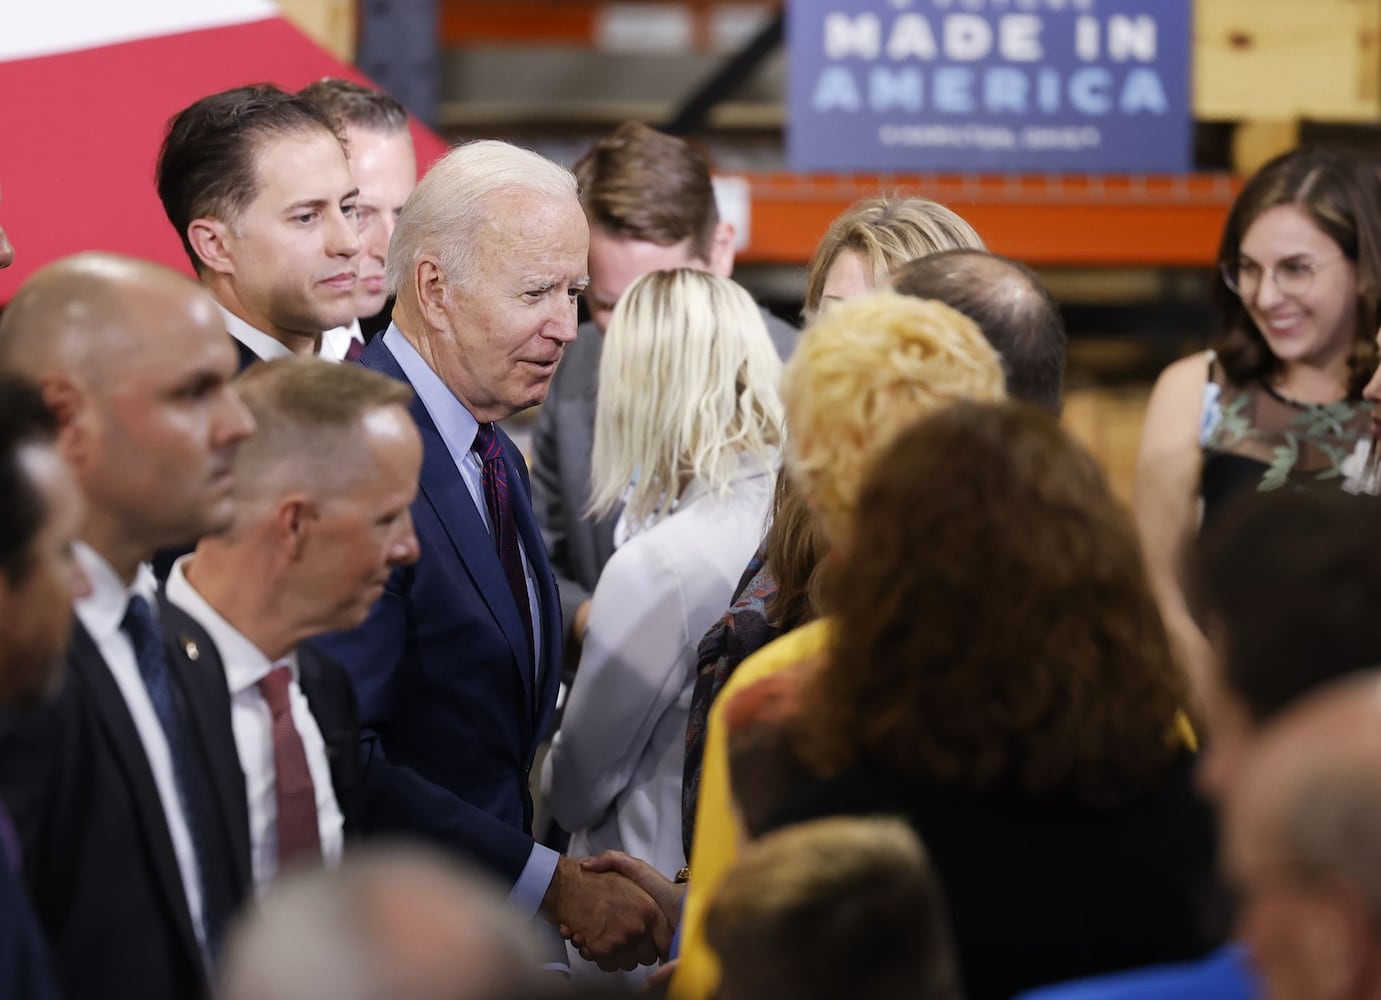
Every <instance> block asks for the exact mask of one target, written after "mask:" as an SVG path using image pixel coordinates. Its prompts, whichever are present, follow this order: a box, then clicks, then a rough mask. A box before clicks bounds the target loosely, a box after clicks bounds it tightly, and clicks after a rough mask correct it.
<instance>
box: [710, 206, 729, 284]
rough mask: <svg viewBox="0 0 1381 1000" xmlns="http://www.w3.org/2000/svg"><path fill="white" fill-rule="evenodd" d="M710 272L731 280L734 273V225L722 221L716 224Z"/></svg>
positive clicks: (724, 220)
mask: <svg viewBox="0 0 1381 1000" xmlns="http://www.w3.org/2000/svg"><path fill="white" fill-rule="evenodd" d="M708 263H709V265H710V271H711V272H713V273H714V274H717V275H719V276H720V277H721V278H729V277H732V276H733V273H734V224H733V223H732V222H730V221H728V220H727V219H720V220H719V222H717V223H716V224H715V227H714V236H713V237H711V239H710V259H709V261H708Z"/></svg>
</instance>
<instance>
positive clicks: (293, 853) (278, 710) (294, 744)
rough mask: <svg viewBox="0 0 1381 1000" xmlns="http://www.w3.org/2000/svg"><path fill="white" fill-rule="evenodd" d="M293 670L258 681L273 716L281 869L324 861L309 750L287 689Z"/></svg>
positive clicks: (278, 670) (276, 671)
mask: <svg viewBox="0 0 1381 1000" xmlns="http://www.w3.org/2000/svg"><path fill="white" fill-rule="evenodd" d="M291 683H292V670H291V669H290V668H289V667H286V666H277V667H274V668H273V669H272V670H270V671H269V672H268V674H267V675H265V676H264V678H263V679H262V680H260V681H259V692H260V693H261V694H262V695H263V696H264V700H265V701H266V702H268V705H269V711H270V712H272V713H273V768H274V772H275V774H276V776H277V781H276V782H275V789H276V795H275V797H276V799H277V802H278V866H279V868H280V870H281V869H282V868H283V867H284V866H285V865H287V864H289V863H291V862H296V861H307V860H314V861H320V860H321V832H320V829H319V827H318V826H317V814H316V788H315V787H314V786H313V785H312V772H311V771H310V770H309V769H308V767H307V750H306V748H305V747H304V746H303V745H302V735H301V734H300V733H299V732H298V731H297V726H295V725H294V724H293V715H292V699H291V698H290V697H289V693H288V686H289V685H290V684H291Z"/></svg>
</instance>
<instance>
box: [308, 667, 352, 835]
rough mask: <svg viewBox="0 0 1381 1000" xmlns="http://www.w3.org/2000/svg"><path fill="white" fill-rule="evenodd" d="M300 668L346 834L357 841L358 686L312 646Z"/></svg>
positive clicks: (340, 668)
mask: <svg viewBox="0 0 1381 1000" xmlns="http://www.w3.org/2000/svg"><path fill="white" fill-rule="evenodd" d="M297 665H298V671H299V674H300V683H301V685H302V693H303V694H304V695H305V696H306V698H307V705H308V706H309V707H310V708H311V710H312V718H314V719H315V720H316V724H317V728H318V729H320V730H321V738H322V740H323V742H325V744H326V759H327V762H328V763H329V764H330V766H331V787H332V789H333V790H334V791H335V793H336V805H337V806H338V807H339V808H340V812H341V818H342V819H343V820H344V822H345V835H346V837H347V838H351V839H353V838H355V837H358V836H359V835H360V833H361V832H362V830H361V826H360V822H361V818H360V799H361V789H360V761H359V752H358V744H359V735H360V707H359V702H358V701H357V700H356V698H355V686H354V685H353V684H352V683H351V682H350V675H349V674H348V673H346V672H345V668H344V667H342V666H341V665H340V664H339V663H337V662H336V661H335V660H333V659H331V658H330V657H329V656H327V655H326V654H324V653H322V652H321V651H320V650H316V649H312V648H311V647H310V646H303V647H302V648H301V649H300V650H298V656H297Z"/></svg>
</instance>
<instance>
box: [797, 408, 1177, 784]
mask: <svg viewBox="0 0 1381 1000" xmlns="http://www.w3.org/2000/svg"><path fill="white" fill-rule="evenodd" d="M857 511H858V514H857V516H856V518H855V526H854V531H855V532H856V535H855V541H856V544H855V545H854V547H853V548H852V549H851V550H850V552H848V553H846V554H845V557H844V560H843V562H842V563H841V564H840V565H839V566H838V567H837V568H836V572H835V573H834V574H832V575H831V578H830V591H831V594H830V610H831V611H833V612H834V613H835V615H836V619H837V622H838V627H837V628H836V629H835V631H834V639H833V645H832V648H831V650H830V653H829V657H828V662H827V665H826V666H825V667H824V669H822V670H821V671H820V672H819V674H818V675H817V676H816V677H815V678H813V679H812V681H811V682H810V683H811V688H810V690H809V692H808V694H807V697H806V699H805V701H806V707H805V708H804V709H803V719H802V725H801V727H800V734H799V740H800V742H801V746H800V747H799V749H800V750H801V752H802V753H803V754H804V755H805V756H806V757H807V758H808V759H809V760H810V761H811V762H812V763H813V764H814V765H815V766H816V767H818V768H820V769H821V770H822V771H824V772H825V773H835V772H838V771H841V770H843V769H845V768H847V767H849V766H850V765H852V764H854V763H855V762H859V761H866V762H868V763H869V764H872V765H875V766H881V767H883V768H886V769H888V770H891V771H893V772H894V773H898V774H900V775H902V776H904V777H906V778H908V779H912V780H918V781H923V782H926V783H927V784H931V785H936V786H940V787H944V788H947V789H949V790H953V791H961V792H983V793H986V792H991V793H997V794H1004V795H1015V796H1019V797H1022V798H1026V799H1031V800H1060V801H1072V802H1078V803H1083V804H1087V805H1103V804H1111V803H1115V802H1118V801H1121V800H1123V799H1124V798H1130V797H1132V796H1134V795H1136V794H1138V793H1139V792H1141V791H1143V790H1145V789H1146V788H1148V787H1149V786H1151V785H1153V784H1154V783H1155V782H1156V781H1157V780H1158V779H1159V778H1160V777H1161V776H1162V774H1163V773H1164V770H1165V768H1166V767H1167V766H1168V765H1169V764H1170V763H1172V762H1173V761H1174V759H1175V758H1176V757H1177V756H1178V755H1179V754H1181V753H1182V752H1183V747H1182V745H1181V744H1180V743H1179V742H1178V741H1177V740H1175V739H1174V737H1173V733H1174V726H1175V722H1176V716H1177V713H1178V710H1179V708H1180V706H1182V705H1183V704H1184V701H1185V697H1186V685H1185V681H1184V679H1183V677H1182V676H1181V675H1180V674H1179V673H1178V672H1177V670H1176V668H1175V667H1174V666H1173V662H1174V661H1173V660H1172V658H1171V655H1170V649H1169V645H1168V642H1167V639H1166V635H1165V630H1164V628H1163V626H1162V624H1161V619H1160V615H1159V612H1158V611H1157V609H1156V603H1155V600H1154V599H1153V597H1152V595H1151V590H1150V586H1149V584H1148V583H1147V580H1146V573H1145V569H1144V567H1143V565H1142V560H1141V553H1140V549H1139V547H1138V545H1137V540H1136V535H1135V532H1134V531H1133V528H1132V524H1131V521H1130V519H1129V517H1128V515H1127V513H1126V511H1125V510H1124V509H1123V508H1122V506H1121V505H1120V504H1119V502H1118V501H1117V500H1116V499H1115V498H1114V497H1113V495H1112V493H1111V491H1110V490H1109V488H1108V485H1107V481H1106V480H1105V479H1104V477H1103V474H1102V472H1101V471H1100V470H1099V468H1098V466H1097V464H1096V463H1095V462H1094V460H1093V459H1092V458H1091V457H1090V456H1089V454H1088V453H1087V452H1085V451H1084V450H1083V449H1082V448H1081V447H1080V446H1079V445H1078V444H1076V443H1075V442H1074V441H1073V440H1072V439H1071V438H1070V437H1069V436H1068V435H1066V434H1065V433H1064V432H1063V431H1062V430H1061V429H1060V427H1059V424H1058V423H1057V421H1056V420H1055V419H1054V418H1053V417H1052V416H1050V415H1049V414H1047V413H1045V412H1043V411H1041V410H1039V409H1037V408H1035V407H1033V406H1030V405H1029V404H1025V403H1004V404H996V405H994V404H981V403H972V402H960V403H956V404H953V405H952V406H949V407H946V408H944V409H942V410H940V411H938V412H937V413H935V414H934V415H931V416H928V417H925V418H923V419H922V420H921V421H920V422H919V423H917V424H915V425H913V426H912V427H911V428H909V429H908V430H907V431H905V432H904V433H903V434H901V435H900V436H899V437H898V439H897V440H896V441H895V442H894V443H893V444H892V446H891V447H890V448H889V449H888V451H887V452H886V453H885V454H884V455H883V456H882V457H881V458H880V460H879V461H878V463H877V464H876V465H874V466H873V469H872V472H871V474H870V475H869V477H868V479H867V481H866V485H865V487H864V490H863V496H862V498H861V501H860V503H859V505H858V508H857Z"/></svg>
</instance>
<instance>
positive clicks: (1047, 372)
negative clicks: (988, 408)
mask: <svg viewBox="0 0 1381 1000" xmlns="http://www.w3.org/2000/svg"><path fill="white" fill-rule="evenodd" d="M892 287H893V288H894V289H896V290H897V291H899V292H901V293H902V294H903V295H912V296H915V297H916V298H918V299H934V300H935V301H936V302H943V303H944V304H945V305H947V306H949V307H950V308H951V309H957V310H958V311H959V312H961V313H963V314H964V315H965V316H967V317H968V318H969V319H971V320H973V321H974V322H975V323H977V324H978V329H980V330H982V331H983V336H984V337H986V338H988V343H990V344H992V345H993V348H994V349H995V350H996V351H997V353H998V354H999V355H1001V356H1002V369H1003V371H1004V372H1005V373H1006V375H1007V394H1008V395H1009V396H1011V397H1012V398H1013V399H1023V400H1025V401H1026V402H1028V403H1034V404H1035V405H1036V406H1040V407H1042V408H1044V409H1047V410H1049V411H1050V412H1051V413H1053V414H1055V415H1056V416H1059V414H1060V411H1061V410H1062V409H1063V408H1064V378H1065V342H1066V336H1065V325H1064V320H1063V319H1062V318H1061V317H1060V307H1059V306H1058V305H1057V304H1056V303H1055V299H1054V298H1053V297H1052V296H1051V294H1050V292H1049V291H1047V290H1046V287H1045V285H1043V284H1041V280H1040V278H1038V277H1037V276H1036V273H1035V272H1034V271H1032V270H1031V269H1030V268H1029V267H1027V266H1026V265H1025V264H1023V263H1021V262H1020V261H1015V260H1011V259H1009V258H1007V257H999V256H998V255H997V254H994V253H988V252H987V251H986V250H942V251H940V252H939V253H932V254H928V255H926V256H925V257H921V258H919V259H917V260H912V261H908V262H907V263H905V264H903V265H902V266H901V267H899V268H897V269H896V271H894V272H893V273H892Z"/></svg>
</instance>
